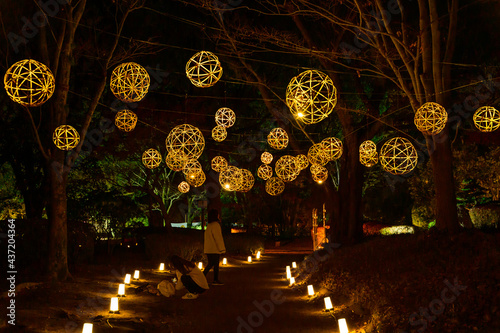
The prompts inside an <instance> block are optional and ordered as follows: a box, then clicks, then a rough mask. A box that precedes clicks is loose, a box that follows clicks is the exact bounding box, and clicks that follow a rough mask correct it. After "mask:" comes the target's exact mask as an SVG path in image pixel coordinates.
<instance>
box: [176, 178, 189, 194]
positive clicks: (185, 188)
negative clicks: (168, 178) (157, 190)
mask: <svg viewBox="0 0 500 333" xmlns="http://www.w3.org/2000/svg"><path fill="white" fill-rule="evenodd" d="M177 188H178V189H179V192H181V193H188V192H189V188H190V186H189V184H188V183H187V182H185V181H182V182H180V183H179V186H177Z"/></svg>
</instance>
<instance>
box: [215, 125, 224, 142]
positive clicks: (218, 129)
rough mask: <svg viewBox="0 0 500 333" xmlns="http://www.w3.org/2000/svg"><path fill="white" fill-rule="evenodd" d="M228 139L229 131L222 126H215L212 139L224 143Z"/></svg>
mask: <svg viewBox="0 0 500 333" xmlns="http://www.w3.org/2000/svg"><path fill="white" fill-rule="evenodd" d="M226 137H227V131H226V128H225V127H222V126H218V125H217V126H215V127H214V128H212V139H214V140H215V141H217V142H222V141H224V140H225V139H226Z"/></svg>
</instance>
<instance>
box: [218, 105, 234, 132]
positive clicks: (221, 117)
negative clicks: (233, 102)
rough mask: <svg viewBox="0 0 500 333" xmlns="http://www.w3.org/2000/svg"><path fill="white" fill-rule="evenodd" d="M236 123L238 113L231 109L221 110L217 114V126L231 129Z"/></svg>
mask: <svg viewBox="0 0 500 333" xmlns="http://www.w3.org/2000/svg"><path fill="white" fill-rule="evenodd" d="M235 122H236V113H234V111H233V110H231V109H230V108H220V109H218V110H217V112H215V123H216V124H217V126H220V127H224V128H229V127H231V126H233V125H234V123H235Z"/></svg>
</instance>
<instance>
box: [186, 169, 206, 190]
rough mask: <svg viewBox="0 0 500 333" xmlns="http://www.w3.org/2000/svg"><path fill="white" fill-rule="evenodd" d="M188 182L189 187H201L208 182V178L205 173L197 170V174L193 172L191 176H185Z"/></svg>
mask: <svg viewBox="0 0 500 333" xmlns="http://www.w3.org/2000/svg"><path fill="white" fill-rule="evenodd" d="M185 179H186V181H187V182H188V183H189V185H191V186H193V187H200V186H201V185H203V183H205V180H207V176H206V175H205V173H204V172H203V170H197V172H192V173H190V174H189V175H187V176H185Z"/></svg>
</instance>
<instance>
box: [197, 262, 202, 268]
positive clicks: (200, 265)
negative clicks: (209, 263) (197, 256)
mask: <svg viewBox="0 0 500 333" xmlns="http://www.w3.org/2000/svg"><path fill="white" fill-rule="evenodd" d="M198 268H199V269H203V262H201V261H200V262H199V263H198Z"/></svg>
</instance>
